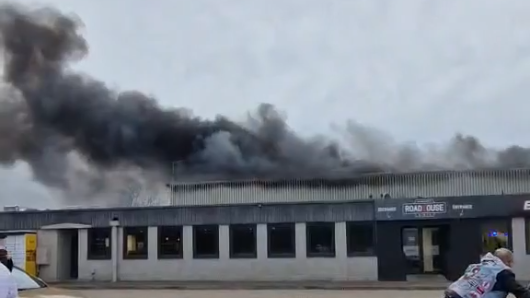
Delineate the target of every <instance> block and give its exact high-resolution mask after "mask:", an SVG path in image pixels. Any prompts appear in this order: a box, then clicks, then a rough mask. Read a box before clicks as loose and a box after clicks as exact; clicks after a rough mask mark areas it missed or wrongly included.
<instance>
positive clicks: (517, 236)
mask: <svg viewBox="0 0 530 298" xmlns="http://www.w3.org/2000/svg"><path fill="white" fill-rule="evenodd" d="M525 229H526V227H525V219H524V218H523V217H517V218H513V219H512V243H513V254H514V266H513V270H514V272H515V274H516V276H517V279H518V280H523V281H530V255H527V254H526V233H525Z"/></svg>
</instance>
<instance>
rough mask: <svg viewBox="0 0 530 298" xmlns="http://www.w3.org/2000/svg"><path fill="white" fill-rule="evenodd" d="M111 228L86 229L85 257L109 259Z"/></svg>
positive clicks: (89, 258)
mask: <svg viewBox="0 0 530 298" xmlns="http://www.w3.org/2000/svg"><path fill="white" fill-rule="evenodd" d="M110 235H111V228H92V229H88V231H87V237H88V239H87V244H88V249H87V259H88V260H110V258H111V252H112V250H111V240H110V239H111V236H110Z"/></svg>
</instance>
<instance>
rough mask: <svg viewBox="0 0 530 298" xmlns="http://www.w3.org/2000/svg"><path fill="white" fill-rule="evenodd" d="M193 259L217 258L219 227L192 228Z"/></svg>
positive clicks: (200, 226)
mask: <svg viewBox="0 0 530 298" xmlns="http://www.w3.org/2000/svg"><path fill="white" fill-rule="evenodd" d="M193 257H194V258H197V259H200V258H219V226H215V225H199V226H193Z"/></svg>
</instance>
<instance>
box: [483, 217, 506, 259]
mask: <svg viewBox="0 0 530 298" xmlns="http://www.w3.org/2000/svg"><path fill="white" fill-rule="evenodd" d="M509 232H510V230H509V220H491V221H486V222H484V223H482V254H486V253H488V252H493V251H495V250H496V249H497V248H501V247H506V248H511V246H512V245H511V244H512V243H511V240H510V234H509Z"/></svg>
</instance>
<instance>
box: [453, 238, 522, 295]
mask: <svg viewBox="0 0 530 298" xmlns="http://www.w3.org/2000/svg"><path fill="white" fill-rule="evenodd" d="M512 265H513V253H512V252H511V251H510V250H509V249H506V248H499V249H497V250H496V251H495V252H494V253H493V254H491V253H487V254H486V255H485V256H484V257H482V259H481V260H480V263H478V264H472V265H469V266H468V267H467V269H466V271H465V272H464V275H462V277H460V278H459V279H458V280H457V281H455V282H454V283H452V284H451V285H450V286H449V287H448V288H447V289H446V290H445V298H506V296H508V294H509V293H511V294H513V295H514V296H515V297H516V298H530V291H529V290H528V289H527V288H525V287H523V286H522V285H521V284H519V283H518V282H517V281H516V280H515V274H514V273H513V272H512V269H511V266H512Z"/></svg>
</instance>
